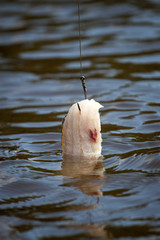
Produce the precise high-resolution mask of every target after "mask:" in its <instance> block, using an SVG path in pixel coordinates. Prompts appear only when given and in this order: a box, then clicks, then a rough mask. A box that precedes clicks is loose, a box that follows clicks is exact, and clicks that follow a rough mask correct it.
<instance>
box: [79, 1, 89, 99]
mask: <svg viewBox="0 0 160 240" xmlns="http://www.w3.org/2000/svg"><path fill="white" fill-rule="evenodd" d="M78 33H79V57H80V59H79V61H80V72H81V77H80V80H81V81H82V87H83V90H84V97H85V99H87V87H86V84H85V76H84V75H83V66H82V40H81V17H80V2H79V0H78Z"/></svg>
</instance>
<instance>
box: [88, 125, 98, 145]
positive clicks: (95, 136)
mask: <svg viewBox="0 0 160 240" xmlns="http://www.w3.org/2000/svg"><path fill="white" fill-rule="evenodd" d="M89 137H90V138H91V140H92V141H93V142H95V143H96V140H97V129H96V128H95V129H94V130H93V131H92V130H91V129H89Z"/></svg>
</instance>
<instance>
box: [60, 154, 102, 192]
mask: <svg viewBox="0 0 160 240" xmlns="http://www.w3.org/2000/svg"><path fill="white" fill-rule="evenodd" d="M103 173H104V165H103V161H102V158H99V159H98V160H97V159H88V158H82V157H72V156H66V155H65V156H63V163H62V174H63V176H67V177H71V178H74V181H73V179H72V180H71V181H70V182H68V179H67V183H66V184H65V186H66V185H68V186H74V187H76V188H78V189H80V190H81V191H82V192H83V193H85V194H87V195H94V196H101V195H102V192H101V190H100V188H101V187H102V185H103V179H104V175H103Z"/></svg>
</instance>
